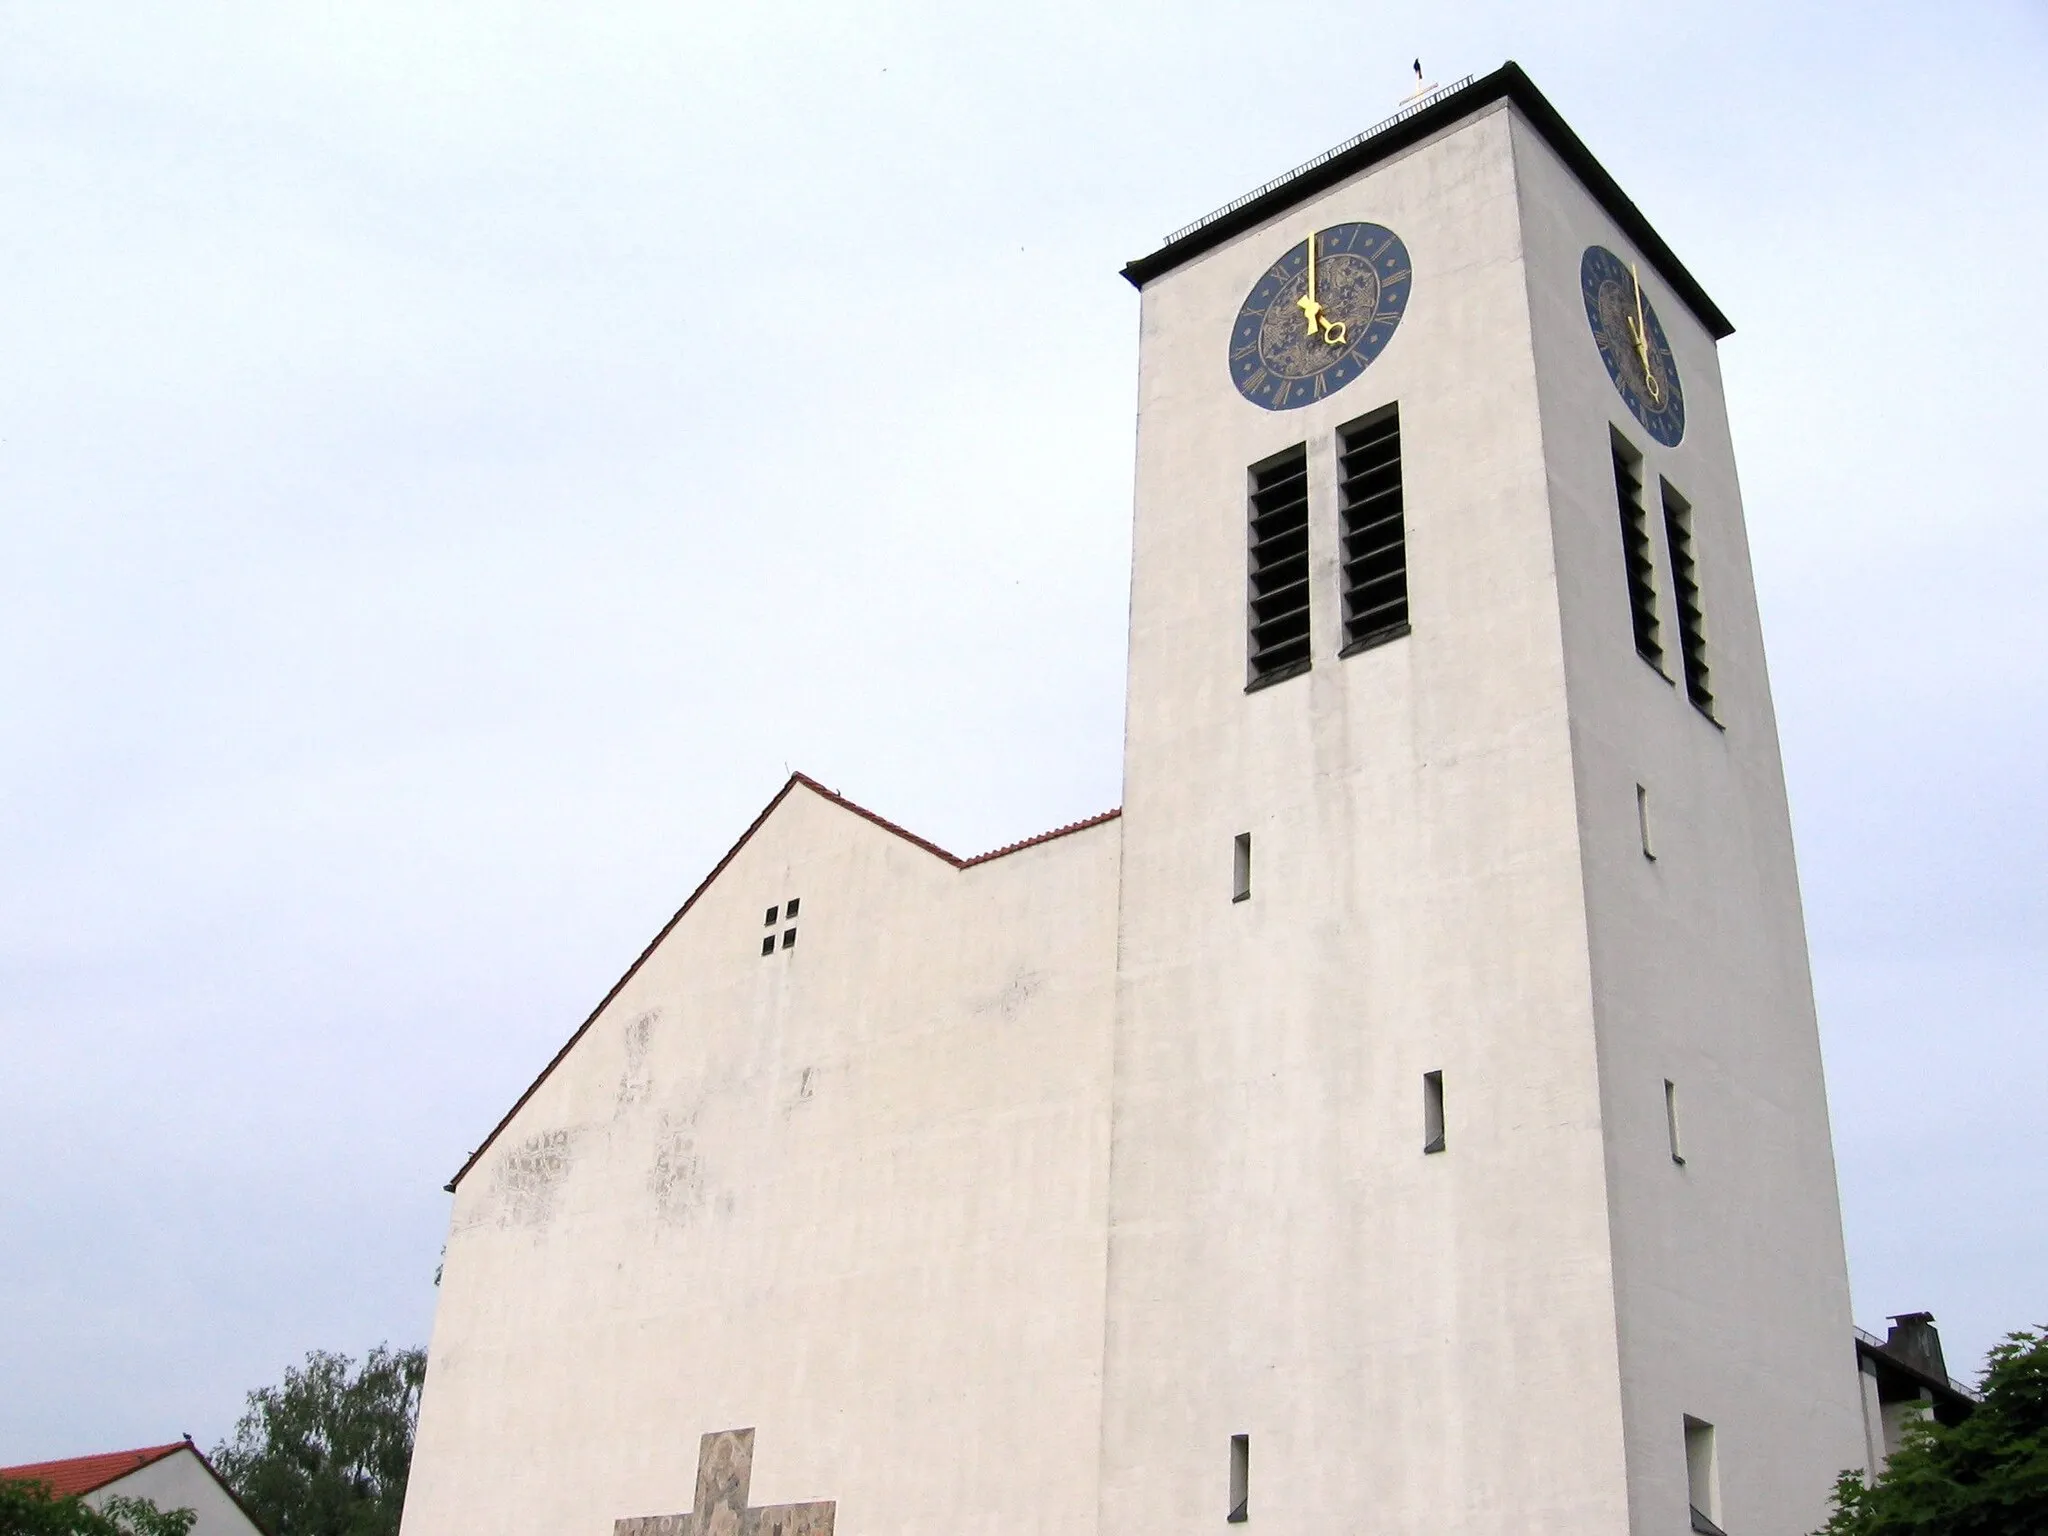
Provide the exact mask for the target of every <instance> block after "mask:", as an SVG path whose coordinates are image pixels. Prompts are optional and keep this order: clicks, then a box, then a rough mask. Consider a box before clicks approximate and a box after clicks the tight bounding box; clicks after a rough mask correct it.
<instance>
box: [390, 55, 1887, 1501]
mask: <svg viewBox="0 0 2048 1536" xmlns="http://www.w3.org/2000/svg"><path fill="white" fill-rule="evenodd" d="M1141 170H1142V168H1141V167H1133V174H1139V173H1140V172H1141ZM1126 275H1127V276H1128V277H1129V278H1130V279H1131V281H1132V282H1133V283H1134V284H1135V285H1137V286H1138V288H1139V289H1140V294H1141V298H1140V318H1139V329H1140V360H1139V378H1138V399H1139V414H1138V442H1137V488H1136V513H1135V527H1134V545H1133V561H1132V578H1131V624H1130V670H1129V697H1128V717H1127V728H1126V736H1125V779H1124V785H1125V793H1124V803H1123V807H1122V810H1121V812H1120V813H1119V812H1111V813H1109V814H1107V815H1104V816H1101V817H1097V818H1096V819H1094V820H1092V821H1088V822H1083V823H1080V824H1077V825H1075V826H1072V827H1068V828H1064V829H1061V830H1060V831H1058V832H1055V833H1049V834H1047V835H1046V836H1045V837H1042V838H1038V839H1034V840H1032V841H1030V842H1027V843H1022V844H1017V845H1014V846H1013V847H1011V848H1007V849H1003V850H999V851H998V852H997V853H995V854H990V855H985V856H983V857H981V858H976V859H960V858H956V857H955V856H953V855H951V854H948V853H946V852H944V851H943V850H941V849H939V848H937V847H935V846H933V845H932V844H930V843H928V842H925V841H923V840H922V839H920V838H918V837H916V836H914V835H912V834H911V833H909V832H906V831H904V830H903V829H901V828H899V827H896V826H893V825H891V824H890V823H888V822H886V821H883V820H882V819H881V818H880V817H878V816H875V815H874V814H873V813H871V812H868V811H865V810H863V809H861V808H860V807H859V806H857V805H854V804H853V803H851V802H850V801H848V800H846V799H844V798H843V797H841V796H840V795H838V794H836V793H834V792H832V791H830V790H827V789H826V788H824V787H823V786H822V785H820V784H818V783H816V782H815V781H813V780H810V779H808V778H805V777H803V776H802V775H797V776H794V777H792V778H791V779H790V781H789V782H788V783H787V784H785V785H784V786H783V788H782V790H781V792H780V793H779V794H778V795H777V796H776V797H775V799H774V800H773V801H772V802H771V803H770V804H769V806H768V808H767V809H766V810H764V811H763V812H762V814H761V816H760V818H759V819H758V820H757V821H756V822H755V823H754V825H753V826H752V827H751V828H749V829H748V831H747V832H746V834H745V835H744V836H743V837H742V838H741V839H740V841H739V842H738V844H737V845H736V846H735V847H734V848H733V849H732V851H731V852H730V853H729V854H728V855H727V856H726V857H725V859H724V860H723V861H721V862H720V864H719V865H718V867H717V868H716V869H715V870H713V871H712V873H711V875H710V876H709V877H707V879H706V880H705V881H704V883H703V884H702V885H701V886H699V887H698V889H697V891H696V892H695V893H694V894H693V895H692V896H691V897H690V899H689V900H688V902H686V903H685V904H684V906H683V908H682V910H681V911H680V912H679V913H678V914H677V915H676V917H675V918H674V919H673V920H672V921H671V922H670V923H669V925H668V926H667V927H666V928H664V929H663V931H662V932H661V933H660V934H659V935H657V936H656V938H655V940H654V942H653V943H652V944H651V945H650V946H649V947H648V949H647V951H646V952H645V953H644V954H643V955H642V956H641V957H640V958H639V960H637V961H636V962H635V963H634V965H633V967H632V968H631V969H630V970H629V971H628V972H627V973H626V975H625V976H624V978H622V979H621V980H620V981H619V983H618V984H617V985H616V986H615V987H614V988H613V989H612V991H611V992H610V993H609V994H608V995H607V996H606V997H605V999H604V1000H603V1002H602V1003H601V1004H600V1005H599V1006H598V1008H597V1010H596V1011H595V1012H594V1013H593V1014H592V1015H591V1016H590V1017H589V1019H587V1020H586V1021H585V1022H584V1024H583V1025H582V1027H581V1028H580V1029H578V1030H577V1032H576V1033H575V1035H574V1036H573V1037H572V1038H571V1039H570V1040H569V1042H568V1043H567V1044H566V1045H565V1046H564V1047H563V1048H562V1050H561V1052H560V1053H559V1054H558V1055H557V1056H556V1058H555V1059H554V1060H553V1061H552V1062H551V1063H549V1065H548V1067H547V1069H546V1070H545V1071H544V1072H543V1073H542V1074H541V1076H540V1078H539V1079H538V1080H537V1081H536V1082H535V1083H534V1084H533V1085H532V1087H530V1088H529V1089H528V1090H527V1092H526V1093H525V1094H524V1095H523V1096H522V1097H521V1098H520V1100H519V1102H518V1103H517V1104H516V1105H514V1106H513V1108H512V1110H511V1111H510V1112H509V1113H508V1114H507V1116H506V1117H505V1119H504V1121H503V1122H502V1123H501V1124H500V1125H499V1126H498V1127H497V1129H496V1130H494V1131H493V1132H492V1133H491V1135H490V1137H489V1138H488V1139H487V1140H486V1141H485V1143H484V1145H483V1146H482V1147H481V1148H480V1149H479V1150H478V1151H477V1153H476V1154H475V1155H474V1156H473V1157H472V1158H471V1159H470V1160H469V1162H468V1163H467V1164H466V1165H465V1166H464V1167H463V1169H462V1170H461V1171H460V1172H459V1173H458V1174H457V1176H456V1178H455V1180H454V1182H453V1183H452V1184H451V1186H450V1187H451V1188H452V1189H453V1190H454V1193H455V1200H454V1210H453V1215H452V1219H451V1225H450V1232H449V1240H448V1249H447V1260H446V1267H445V1270H444V1277H443V1281H442V1287H441V1292H440V1298H439V1315H438V1317H437V1319H436V1322H435V1328H434V1337H433V1344H432V1349H431V1352H430V1355H429V1366H428V1375H427V1383H426V1390H425V1395H424V1400H423V1405H422V1410H421V1416H420V1423H419V1437H418V1448H417V1454H416V1456H415V1460H414V1463H413V1468H412V1475H411V1481H410V1494H409V1498H408V1501H407V1506H406V1511H405V1522H404V1533H405V1536H467V1533H470V1532H475V1531H489V1532H492V1533H493V1536H528V1533H531V1536H542V1533H545V1536H604V1533H608V1532H614V1531H616V1532H617V1533H619V1536H683V1533H688V1536H713V1533H716V1536H824V1533H827V1532H833V1531H835V1530H837V1531H839V1532H840V1533H842V1536H884V1533H887V1536H899V1533H901V1536H961V1533H991V1536H993V1533H1004V1536H1008V1533H1024V1532H1048V1533H1050V1532H1058V1533H1060V1536H1089V1533H1101V1536H1188V1533H1191V1532H1199V1531H1204V1530H1211V1529H1213V1528H1214V1527H1215V1526H1217V1525H1232V1524H1243V1525H1246V1526H1248V1527H1252V1528H1254V1529H1257V1528H1263V1529H1265V1530H1267V1531H1269V1532H1275V1533H1288V1536H1293V1533H1302V1532H1321V1531H1327V1532H1331V1533H1335V1536H1362V1533H1372V1532H1430V1533H1432V1536H1482V1533H1484V1536H1532V1533H1565V1532H1569V1533H1571V1536H1624V1533H1634V1536H1652V1533H1667V1532H1668V1533H1673V1536H1676V1533H1678V1532H1683V1531H1686V1530H1687V1529H1688V1528H1690V1529H1691V1530H1694V1531H1702V1532H1714V1531H1726V1532H1729V1533H1731V1536H1801V1533H1805V1532H1808V1531H1811V1530H1813V1529H1814V1528H1815V1527H1817V1526H1818V1525H1820V1524H1821V1523H1822V1522H1823V1520H1824V1518H1825V1510H1826V1503H1827V1496H1828V1493H1829V1490H1830V1487H1831V1485H1832V1483H1833V1481H1834V1478H1835V1476H1836V1474H1837V1473H1838V1472H1840V1471H1841V1470H1842V1469H1844V1468H1848V1467H1854V1466H1857V1465H1861V1464H1864V1463H1865V1461H1866V1459H1867V1457H1868V1455H1869V1449H1868V1446H1867V1444H1866V1439H1865V1435H1864V1428H1863V1420H1862V1408H1861V1393H1860V1390H1859V1376H1858V1363H1857V1352H1856V1350H1855V1349H1854V1348H1853V1347H1852V1337H1853V1335H1852V1331H1851V1327H1852V1325H1851V1321H1850V1315H1849V1289H1848V1279H1847V1274H1846V1270H1845V1265H1844V1260H1843V1250H1842V1236H1841V1217H1840V1211H1839V1206H1838V1202H1837V1197H1836V1188H1835V1171H1834V1161H1833V1151H1832V1147H1831V1143H1830V1138H1829V1131H1828V1116H1827V1105H1826V1098H1825V1093H1824V1088H1823V1083H1822V1077H1821V1059H1820V1048H1819V1039H1818V1032H1817V1029H1816V1026H1815V1019H1814V1009H1813V996H1812V987H1811V982H1810V978H1809V974H1808V966H1807V953H1806V940H1805V932H1804V927H1803V921H1802V917H1801V912H1800V904H1799V889H1798V882H1797V877H1796V873H1795V870H1794V863H1793V850H1792V834H1791V824H1790V817H1789V813H1788V810H1787V806H1786V798H1785V787H1784V777H1783V770H1782V767H1781V764H1780V759H1779V750H1778V737H1777V727H1776V722H1775V718H1774V716H1773V712H1772V704H1771V696H1770V687H1769V681H1768V678H1767V676H1766V671H1765V665H1764V653H1763V639H1762V631H1761V626H1760V623H1759V619H1758V614H1757V608H1756V593H1755V588H1754V584H1753V581H1752V577H1751V571H1750V561H1749V549H1748V544H1747V538H1746V534H1745V530H1744V525H1743V516H1742V501H1741V494H1740V490H1739V488H1738V485H1737V481H1736V471H1735V460H1734V453H1733V449H1732V446H1731V439H1730V428H1729V422H1728V419H1727V413H1726V409H1725V406H1724V401H1723V396H1722V385H1721V375H1720V365H1719V358H1718V356H1717V352H1716V344H1717V342H1718V341H1719V340H1720V339H1721V338H1722V337H1724V336H1726V335H1728V334H1729V333H1730V330H1731V327H1730V325H1729V323H1728V321H1727V320H1726V318H1725V317H1723V315H1722V314H1721V312H1720V310H1719V309H1717V308H1716V307H1715V305H1714V303H1713V301H1712V300H1711V299H1709V298H1708V297H1707V295H1706V293H1705V292H1704V291H1703V290H1702V288H1701V287H1700V285H1699V283H1698V282H1697V281H1696V280H1695V279H1694V278H1693V277H1692V276H1691V274H1690V273H1688V272H1687V271H1686V269H1685V268H1684V266H1683V265H1682V264H1681V263H1680V262H1679V261H1678V259H1677V257H1676V256H1674V255H1673V254H1672V252H1671V251H1670V249H1669V248H1668V247H1667V246H1666V245H1665V243H1664V242H1663V240H1662V239H1660V238H1659V237H1658V235H1657V234H1656V232H1655V231H1654V230H1653V229H1652V228H1651V227H1650V225H1649V224H1648V223H1647V222H1646V221H1645V219H1644V218H1643V216H1642V214H1641V213H1640V212H1639V211H1638V210H1637V209H1636V207H1635V205H1634V204H1633V203H1631V202H1630V201H1629V200H1628V198H1627V197H1626V196H1625V195H1624V194H1623V193H1622V191H1621V190H1620V188H1619V187H1618V186H1616V185H1615V183H1614V181H1613V180H1612V179H1611V178H1610V177H1609V176H1608V174H1607V173H1606V172H1605V171H1604V170H1603V169H1602V168H1601V167H1600V165H1599V164H1598V163H1597V162H1596V161H1595V160H1594V159H1593V157H1592V155H1591V154H1590V153H1589V152H1588V150H1587V149H1586V147H1585V146H1584V145H1583V144H1582V143H1581V142H1580V141H1579V139H1578V138H1577V137H1576V136H1575V135H1574V134H1573V132H1572V130H1571V129H1570V128H1569V127H1568V126H1567V125H1566V124H1565V123H1564V122H1563V120H1562V119H1561V118H1560V117H1559V116H1558V115H1557V113H1556V111H1555V110H1554V109H1553V108H1552V107H1551V106H1550V105H1549V103H1548V102H1546V101H1545V100H1544V98H1543V97H1542V96H1541V95H1540V94H1539V93H1538V92H1537V91H1536V89H1535V88H1534V86H1532V85H1531V84H1530V83H1529V81H1528V80H1527V78H1526V77H1525V76H1524V75H1523V74H1522V73H1521V71H1520V70H1518V69H1516V68H1515V67H1514V66H1512V65H1509V66H1507V67H1505V68H1503V69H1502V70H1500V71H1498V72H1497V73H1495V74H1493V75H1490V76H1487V77H1486V78H1484V79H1482V80H1479V81H1476V82H1467V83H1463V84H1461V85H1460V86H1458V87H1454V88H1452V89H1451V90H1449V91H1445V92H1440V93H1437V94H1435V95H1433V96H1431V97H1428V98H1425V99H1422V100H1419V101H1418V102H1417V103H1416V104H1414V105H1413V106H1412V107H1410V108H1408V109H1406V110H1405V111H1404V112H1403V113H1402V114H1401V115H1400V117H1399V118H1397V119H1396V120H1393V121H1391V122H1390V123H1388V124H1385V125H1382V127H1381V128H1380V129H1377V130H1375V131H1374V132H1372V133H1371V134H1368V135H1364V136H1361V138H1360V139H1359V140H1356V141H1354V142H1352V143H1351V144H1349V145H1346V146H1342V147H1341V148H1340V149H1338V150H1336V151H1333V152H1332V153H1331V154H1330V155H1327V156H1324V157H1322V158H1321V159H1319V160H1318V161H1316V162H1313V163H1311V165H1309V166H1306V167H1303V168H1302V169H1301V170H1300V171H1298V172H1296V173H1294V174H1292V175H1290V176H1288V177H1286V178H1283V179H1282V180H1281V181H1279V182H1277V183H1274V184H1272V185H1271V186H1269V187H1266V188H1262V189H1260V190H1259V192H1257V193H1256V194H1253V195H1251V196H1249V197H1248V198H1245V199H1240V200H1239V202H1238V203H1236V204H1233V205H1231V206H1230V207H1229V208H1227V209H1224V210H1221V211H1219V213H1217V214H1216V215H1212V216H1211V217H1210V218H1208V219H1204V220H1202V221H1200V222H1199V223H1198V224H1196V225H1193V226H1190V227H1189V228H1188V229H1186V230H1183V231H1181V232H1180V233H1179V234H1177V235H1176V236H1174V237H1172V238H1170V239H1169V240H1168V242H1167V243H1166V245H1165V246H1164V247H1163V248H1162V249H1161V250H1159V251H1158V252H1156V253H1155V254H1153V255H1151V256H1148V257H1146V258H1144V259H1143V260H1140V261H1137V262H1134V263H1132V264H1131V266H1130V267H1129V268H1128V269H1127V271H1126ZM1020 323H1028V322H1020ZM1035 446H1036V447H1037V448H1039V449H1042V450H1043V451H1049V452H1056V451H1057V448H1056V446H1049V445H1035ZM1033 448H1034V445H1030V444H1026V443H1021V442H1020V445H1019V451H1020V452H1022V451H1033ZM961 510H962V512H963V515H965V514H966V513H967V512H968V511H969V510H970V509H969V508H967V507H965V506H963V508H962V509H961ZM757 1431H758V1436H759V1438H758V1441H757V1440H756V1438H755V1436H756V1432H757ZM757 1455H758V1463H757V1462H756V1456H757ZM755 1473H758V1479H757V1480H756V1479H755V1476H754V1474H755ZM684 1511H693V1513H679V1512H684Z"/></svg>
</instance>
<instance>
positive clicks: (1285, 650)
mask: <svg viewBox="0 0 2048 1536" xmlns="http://www.w3.org/2000/svg"><path fill="white" fill-rule="evenodd" d="M1250 608H1251V613H1250V626H1251V680H1250V681H1251V684H1253V685H1256V684H1259V683H1271V682H1278V681H1279V680H1280V679H1281V678H1283V677H1292V676H1293V675H1294V674H1295V673H1297V672H1303V671H1306V670H1307V669H1308V665H1309V661H1310V656H1309V636H1308V453H1307V450H1306V449H1303V448H1296V449H1294V450H1293V451H1292V452H1291V453H1289V454H1287V455H1286V456H1285V457H1284V458H1281V459H1278V460H1276V461H1275V462H1273V463H1271V464H1268V465H1267V466H1266V467H1265V468H1264V469H1257V470H1253V471H1252V491H1251V598H1250Z"/></svg>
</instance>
